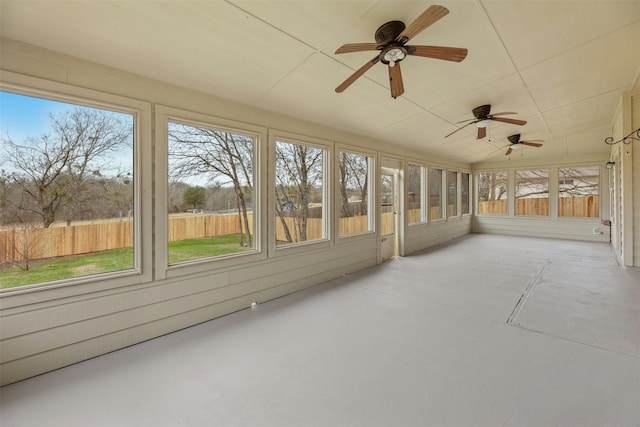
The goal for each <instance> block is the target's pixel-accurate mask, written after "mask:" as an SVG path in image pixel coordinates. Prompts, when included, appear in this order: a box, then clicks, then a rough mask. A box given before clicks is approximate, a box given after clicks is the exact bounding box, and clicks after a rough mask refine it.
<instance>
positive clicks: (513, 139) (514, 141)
mask: <svg viewBox="0 0 640 427" xmlns="http://www.w3.org/2000/svg"><path fill="white" fill-rule="evenodd" d="M507 139H508V140H509V142H510V143H511V144H509V145H508V146H507V147H509V148H508V149H507V152H506V153H505V156H508V155H509V154H511V152H512V151H513V149H514V148H520V147H519V145H521V144H522V145H528V146H529V147H542V144H540V143H541V142H544V141H542V140H540V139H534V140H531V141H521V140H520V134H519V133H518V134H515V135H511V136H508V137H507Z"/></svg>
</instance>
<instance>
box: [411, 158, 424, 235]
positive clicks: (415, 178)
mask: <svg viewBox="0 0 640 427" xmlns="http://www.w3.org/2000/svg"><path fill="white" fill-rule="evenodd" d="M424 179H425V168H424V166H420V165H414V164H411V163H409V165H408V167H407V207H408V211H407V215H408V220H409V224H416V223H419V222H424V221H425V220H426V218H425V212H426V209H425V206H424V197H423V183H424Z"/></svg>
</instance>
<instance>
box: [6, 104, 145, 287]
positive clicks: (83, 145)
mask: <svg viewBox="0 0 640 427" xmlns="http://www.w3.org/2000/svg"><path fill="white" fill-rule="evenodd" d="M0 104H2V105H3V107H5V108H3V111H2V114H1V115H0V129H2V133H3V136H2V142H3V146H4V152H5V155H6V157H5V155H3V157H4V158H3V159H2V160H3V164H2V168H3V170H2V171H1V172H0V197H1V199H0V242H2V244H0V266H2V268H1V269H0V284H1V285H0V286H1V287H3V288H4V287H13V286H19V285H27V284H35V283H41V282H49V281H54V280H63V279H69V278H75V277H82V276H92V275H96V274H100V273H109V272H118V271H127V270H133V269H135V268H137V266H136V259H137V257H138V251H139V248H138V247H136V246H135V240H136V239H135V227H136V225H135V224H136V218H135V215H136V212H137V209H136V204H137V203H138V200H136V198H135V194H136V191H135V186H136V185H138V183H137V182H136V178H135V177H136V173H137V170H136V165H135V161H134V153H135V144H136V143H137V141H136V140H135V135H136V132H135V126H136V118H135V116H134V115H133V114H131V113H128V112H122V111H117V110H116V109H114V110H107V109H102V108H95V107H88V106H84V105H80V104H70V103H65V102H59V101H53V100H49V99H44V98H36V97H32V96H25V95H20V94H15V93H10V92H0Z"/></svg>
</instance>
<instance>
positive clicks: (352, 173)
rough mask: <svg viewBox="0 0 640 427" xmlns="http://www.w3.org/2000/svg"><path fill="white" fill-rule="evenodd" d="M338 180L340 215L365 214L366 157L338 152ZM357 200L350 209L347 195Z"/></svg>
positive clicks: (366, 187) (366, 204)
mask: <svg viewBox="0 0 640 427" xmlns="http://www.w3.org/2000/svg"><path fill="white" fill-rule="evenodd" d="M338 168H339V180H340V185H339V186H340V201H341V206H340V209H341V213H340V215H341V217H343V218H346V217H350V216H356V215H366V214H367V208H368V198H367V191H368V185H369V171H368V159H367V157H366V156H363V155H361V154H355V153H345V152H341V153H340V162H339V164H338ZM350 195H354V196H356V198H357V199H358V200H359V202H358V205H357V208H356V209H352V207H351V203H350V202H349V196H350Z"/></svg>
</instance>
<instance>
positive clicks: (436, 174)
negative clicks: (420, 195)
mask: <svg viewBox="0 0 640 427" xmlns="http://www.w3.org/2000/svg"><path fill="white" fill-rule="evenodd" d="M442 174H443V170H442V169H438V168H431V172H430V173H429V219H430V220H432V221H433V220H437V219H442V217H443V216H442Z"/></svg>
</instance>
